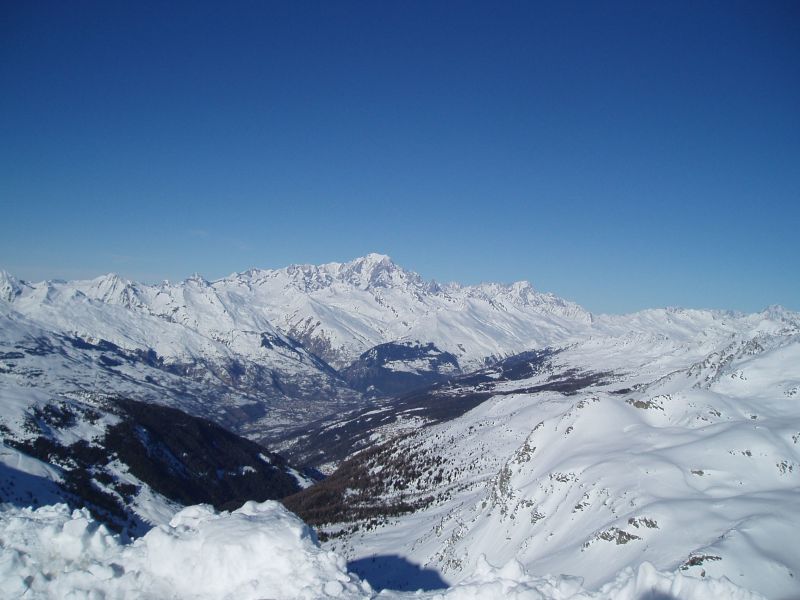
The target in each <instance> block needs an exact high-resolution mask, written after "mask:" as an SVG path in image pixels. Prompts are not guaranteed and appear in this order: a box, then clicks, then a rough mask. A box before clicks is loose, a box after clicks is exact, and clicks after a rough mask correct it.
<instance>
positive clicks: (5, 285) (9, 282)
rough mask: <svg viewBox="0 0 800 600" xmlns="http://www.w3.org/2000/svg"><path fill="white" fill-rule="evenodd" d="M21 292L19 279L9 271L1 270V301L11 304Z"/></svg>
mask: <svg viewBox="0 0 800 600" xmlns="http://www.w3.org/2000/svg"><path fill="white" fill-rule="evenodd" d="M21 291H22V288H21V287H20V285H19V281H18V280H17V278H16V277H14V276H13V275H12V274H11V273H9V272H8V271H4V270H3V269H0V300H5V301H6V302H11V301H12V300H14V298H16V297H17V296H18V295H19V294H20V292H21Z"/></svg>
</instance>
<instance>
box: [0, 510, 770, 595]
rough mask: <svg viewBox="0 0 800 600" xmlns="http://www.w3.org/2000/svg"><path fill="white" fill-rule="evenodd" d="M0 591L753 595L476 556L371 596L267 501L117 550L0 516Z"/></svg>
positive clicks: (88, 534) (79, 520)
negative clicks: (539, 569)
mask: <svg viewBox="0 0 800 600" xmlns="http://www.w3.org/2000/svg"><path fill="white" fill-rule="evenodd" d="M0 549H2V553H1V554H0V596H3V597H8V598H10V597H20V596H22V595H23V594H24V595H25V597H26V598H109V599H113V598H131V597H139V598H193V599H205V598H209V599H210V598H214V599H222V598H231V599H232V598H236V599H242V600H245V599H248V598H253V599H255V598H279V599H317V598H344V599H347V598H350V599H353V598H364V599H367V598H379V599H386V600H392V599H397V600H400V599H403V598H422V599H427V600H434V599H438V598H442V599H445V598H446V599H449V600H456V599H465V600H466V599H471V598H483V599H485V598H514V599H519V600H522V599H531V600H547V599H553V600H556V599H558V600H567V599H574V600H579V599H584V600H589V599H594V600H603V599H608V600H611V599H614V600H638V599H640V598H643V597H648V598H650V597H652V598H675V599H680V600H693V599H697V600H700V599H703V598H729V599H735V600H749V599H756V598H759V599H760V598H762V596H759V595H758V594H755V593H752V592H748V591H746V590H744V589H742V588H739V587H737V586H736V585H734V584H733V583H731V582H730V581H728V580H727V579H724V578H723V579H696V578H693V577H687V576H684V575H682V574H680V573H660V572H658V571H656V570H655V569H654V568H653V567H652V565H650V564H649V563H644V564H642V565H641V566H640V567H639V568H638V570H637V571H634V570H632V569H626V570H624V571H622V572H621V573H620V574H619V575H618V577H617V578H616V580H615V581H613V582H612V583H609V584H607V585H605V586H604V587H603V588H601V589H600V590H598V591H594V592H589V591H586V590H584V589H583V588H582V586H581V580H580V579H578V578H574V577H565V576H559V577H552V576H548V577H533V576H531V575H528V574H527V573H526V572H525V570H524V569H523V568H522V566H521V565H520V564H519V563H518V562H516V561H513V560H512V561H511V562H509V563H508V564H506V565H505V566H504V567H502V568H499V569H498V568H495V567H493V566H491V565H489V563H488V562H486V561H485V559H484V560H481V561H479V565H478V569H477V570H476V572H475V573H474V574H473V575H472V576H471V577H470V578H469V579H466V580H464V581H463V582H461V583H460V584H458V585H457V586H455V587H452V588H449V589H446V590H440V591H433V592H424V593H423V592H418V593H399V592H392V591H383V592H380V593H377V592H375V591H374V590H372V588H371V587H370V585H369V584H368V583H366V582H364V581H361V580H359V578H358V577H357V576H356V575H353V574H351V573H348V572H347V566H346V563H345V560H344V559H343V558H342V557H341V556H339V555H338V554H336V553H334V552H329V551H325V550H323V549H321V548H320V547H319V544H318V543H317V541H316V538H315V536H314V534H313V533H312V532H311V530H310V529H309V528H308V527H307V526H306V525H305V524H304V523H303V522H302V521H301V520H300V519H298V518H297V517H296V516H294V515H293V514H292V513H290V512H288V511H287V510H286V509H285V508H283V506H282V505H280V504H278V503H277V502H272V501H268V502H264V503H261V504H258V503H255V502H248V503H247V504H245V505H244V506H242V507H241V508H240V509H238V510H235V511H233V512H232V513H227V512H223V513H215V512H214V511H213V510H212V509H211V508H210V507H208V506H205V505H199V506H191V507H188V508H186V509H184V510H182V511H181V512H179V513H178V514H177V515H175V517H174V518H173V519H172V521H171V522H170V523H169V525H168V526H161V527H158V528H155V529H152V530H151V531H150V532H148V533H147V534H146V535H145V536H143V537H142V538H140V539H138V540H136V541H134V542H133V543H131V544H124V543H122V542H121V541H120V539H119V538H118V537H117V536H115V535H113V534H111V533H110V532H109V531H108V530H107V529H106V528H105V526H103V525H101V524H98V523H97V522H95V521H94V520H93V519H92V518H91V517H90V516H89V514H88V512H86V511H85V510H76V511H73V512H70V511H69V509H68V508H67V506H66V505H63V504H59V505H55V506H45V507H42V508H39V509H37V510H32V509H9V510H6V511H3V512H0Z"/></svg>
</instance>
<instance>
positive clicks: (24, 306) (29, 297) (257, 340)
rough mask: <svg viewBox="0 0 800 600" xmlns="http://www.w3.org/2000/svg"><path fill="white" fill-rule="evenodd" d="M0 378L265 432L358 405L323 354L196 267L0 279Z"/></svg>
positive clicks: (253, 433)
mask: <svg viewBox="0 0 800 600" xmlns="http://www.w3.org/2000/svg"><path fill="white" fill-rule="evenodd" d="M0 284H1V285H0V290H3V292H2V293H3V295H4V298H5V300H0V375H2V377H0V387H1V386H2V385H3V384H4V383H5V382H11V383H13V384H15V385H25V386H34V387H40V388H45V389H47V390H48V391H50V392H52V393H75V392H85V393H90V394H91V393H109V392H111V393H118V394H120V395H124V396H125V397H129V398H134V399H138V400H142V401H146V402H153V403H159V404H164V405H168V406H173V407H176V408H180V409H182V410H185V411H186V412H188V413H190V414H194V415H198V416H203V417H206V418H209V419H212V420H214V421H216V422H218V423H220V424H222V425H224V426H226V427H228V428H231V429H234V430H236V431H239V432H241V433H245V434H248V435H250V436H251V437H256V438H258V437H259V436H263V435H265V434H266V433H268V432H270V431H274V430H276V429H280V428H282V427H284V426H286V425H296V424H298V423H302V422H306V421H307V420H310V419H313V418H317V417H320V416H323V415H325V414H328V413H332V412H337V411H339V410H342V409H343V408H347V407H354V406H357V405H358V403H359V400H360V395H359V393H357V392H355V391H353V390H352V389H350V388H349V387H348V385H347V384H346V383H345V382H344V381H343V380H342V379H341V378H340V377H339V376H338V374H337V373H336V372H335V371H334V370H333V369H332V368H331V367H330V366H328V365H327V364H326V363H325V362H324V361H322V360H321V359H319V358H318V357H316V356H315V355H313V354H311V353H310V352H308V351H307V350H306V349H305V348H303V346H302V345H300V344H299V343H298V342H296V341H294V340H292V339H290V338H288V337H286V336H285V335H283V334H281V333H280V332H278V331H277V330H275V328H273V327H272V326H271V325H270V324H269V322H268V321H267V320H266V319H265V318H264V316H263V315H261V314H260V313H259V312H258V311H253V310H250V309H249V308H248V307H246V306H242V305H241V302H238V303H237V301H236V300H235V298H233V299H232V298H231V297H227V296H226V297H225V298H221V297H220V296H219V295H218V294H217V293H216V292H214V291H213V289H212V288H210V287H209V286H208V285H207V284H205V283H204V282H203V281H202V280H200V279H199V278H194V279H190V280H187V281H186V282H184V283H183V284H181V285H180V286H169V285H165V286H163V287H161V288H159V287H150V286H144V285H139V284H134V283H132V282H129V281H124V280H122V279H120V278H119V277H117V276H115V275H109V276H104V277H98V278H97V279H93V280H87V281H75V282H69V283H67V282H50V281H48V282H42V283H38V284H30V283H24V282H19V281H17V280H15V279H13V278H12V277H10V276H9V275H8V274H3V276H2V279H1V280H0Z"/></svg>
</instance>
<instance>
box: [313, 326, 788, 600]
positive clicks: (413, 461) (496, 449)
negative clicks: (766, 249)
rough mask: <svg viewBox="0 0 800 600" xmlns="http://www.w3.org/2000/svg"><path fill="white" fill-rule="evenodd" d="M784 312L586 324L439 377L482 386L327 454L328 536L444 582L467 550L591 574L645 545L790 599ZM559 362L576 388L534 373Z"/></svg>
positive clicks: (612, 567) (628, 563) (558, 373)
mask: <svg viewBox="0 0 800 600" xmlns="http://www.w3.org/2000/svg"><path fill="white" fill-rule="evenodd" d="M784 325H785V323H784V322H783V321H782V320H780V319H778V320H777V321H775V320H773V319H770V318H768V317H764V318H762V319H761V320H760V321H758V322H757V323H756V325H755V326H754V327H753V330H752V331H751V332H750V333H749V335H737V336H733V337H731V338H728V339H727V340H725V341H724V343H721V340H718V339H717V338H714V337H710V336H709V339H700V340H698V341H691V340H689V339H688V337H687V341H686V343H685V344H677V343H676V341H675V340H673V339H669V338H663V339H661V338H658V337H657V338H652V337H645V336H639V335H632V336H622V337H618V338H612V337H607V338H599V337H595V338H592V339H589V340H586V341H584V342H581V343H576V344H573V345H570V346H569V347H566V348H564V349H562V350H561V351H560V352H556V353H555V354H553V355H552V356H551V357H550V358H549V362H548V364H546V365H544V366H541V368H538V369H534V370H533V371H532V372H531V373H526V374H525V375H524V377H523V378H521V379H508V378H507V377H501V376H500V373H499V372H494V373H493V369H492V368H489V369H487V370H486V371H484V372H483V375H484V376H483V377H482V378H480V380H479V383H469V382H474V381H476V379H475V378H474V377H473V378H467V379H466V380H464V381H465V383H463V384H461V385H459V384H458V383H457V382H456V383H454V384H452V385H451V387H449V388H448V387H443V388H441V389H440V391H439V392H438V394H439V396H438V397H440V398H444V397H445V396H446V395H447V394H450V395H452V397H453V398H455V399H458V398H469V397H470V395H471V394H475V393H477V392H480V393H482V394H485V395H486V396H485V399H483V400H482V401H481V402H480V403H478V404H477V406H475V407H474V408H472V409H471V410H469V411H468V412H466V413H464V414H462V415H461V416H459V417H457V418H455V419H452V420H445V421H443V422H442V421H440V420H436V419H435V420H434V421H433V424H431V425H429V426H427V427H425V426H423V425H424V424H425V421H426V419H425V414H426V413H425V412H424V411H419V410H418V409H413V412H412V411H407V412H406V413H405V414H404V415H400V416H401V417H404V419H398V421H396V422H393V423H392V424H391V425H387V426H386V427H384V428H383V429H381V428H378V429H375V430H374V432H373V434H372V435H373V445H372V446H371V447H370V448H368V449H367V450H364V451H362V452H361V453H359V454H356V455H355V457H354V458H353V459H351V462H349V463H347V464H346V465H345V466H343V467H342V469H343V470H346V471H347V473H352V474H353V475H352V476H351V477H352V478H351V479H349V480H348V479H347V475H346V474H345V473H340V474H338V476H337V475H334V476H333V477H331V479H330V482H325V483H324V484H323V487H322V488H321V489H327V490H332V491H334V492H335V490H337V489H344V490H345V493H344V495H345V496H347V497H348V500H347V502H348V505H349V506H351V507H353V509H352V513H351V514H353V515H355V516H354V517H353V518H352V519H351V520H348V521H346V522H338V523H330V524H329V525H328V526H326V527H325V528H324V530H325V531H326V533H327V534H328V535H331V536H332V539H331V540H330V541H329V542H327V544H328V545H329V547H331V548H335V549H337V550H338V551H341V552H343V553H344V554H345V555H346V556H347V557H348V559H352V560H356V561H365V560H368V559H369V557H373V556H377V557H382V556H387V555H399V556H401V557H403V558H404V559H405V560H408V561H410V562H412V563H415V564H418V565H420V566H421V568H425V569H434V570H436V571H438V572H440V573H442V575H443V576H444V577H445V578H446V579H447V580H448V581H451V582H458V581H462V580H464V579H465V578H468V577H469V576H471V574H473V573H474V572H475V570H476V569H478V568H479V564H480V560H479V557H480V556H481V555H482V554H485V555H486V556H487V557H488V559H489V561H490V562H491V563H493V564H504V563H506V562H507V561H510V560H512V559H514V560H519V561H520V562H521V563H522V564H523V565H524V567H525V568H526V569H527V570H528V572H530V573H534V574H544V573H568V574H572V575H576V576H580V577H582V578H584V580H585V583H586V585H587V586H589V587H590V588H596V587H599V586H602V585H604V584H606V583H608V582H610V581H612V580H613V579H614V577H615V574H616V573H617V572H619V571H620V570H622V569H625V568H628V567H636V566H637V565H638V564H639V563H640V562H641V561H643V560H644V561H648V562H650V563H652V564H653V565H655V567H656V568H658V569H661V570H665V571H674V570H676V569H677V570H681V572H686V573H689V574H692V575H694V576H697V577H710V576H713V577H720V576H726V577H728V578H729V579H731V580H732V581H734V582H735V583H737V584H739V585H742V586H744V587H746V588H749V589H754V590H757V591H759V592H761V593H763V594H764V595H765V596H767V597H769V598H775V599H787V600H788V599H789V598H796V597H799V596H800V552H798V547H797V544H796V543H795V540H796V538H797V536H798V534H800V511H798V510H797V508H798V501H797V499H798V497H800V495H799V494H800V330H798V329H797V328H795V329H792V328H791V327H785V326H784ZM589 372H593V373H595V374H599V375H601V376H599V377H595V378H583V375H584V374H586V373H589ZM493 376H494V377H495V379H493V378H492V377H493ZM570 377H572V378H573V379H575V380H576V381H580V382H583V383H581V386H583V389H577V388H568V387H564V388H563V390H564V391H558V389H557V388H554V386H552V385H549V384H548V382H554V381H557V380H558V379H557V378H561V379H564V380H565V381H566V380H567V379H569V378H570ZM587 384H588V386H587ZM376 417H378V419H377V420H380V419H381V415H380V414H378V415H376ZM382 440H383V441H384V442H383V445H380V444H381V441H382ZM385 440H388V441H385ZM345 467H346V469H345ZM342 477H344V478H342ZM325 486H328V487H327V488H326V487H325ZM313 491H314V490H313V488H312V489H310V490H308V492H305V493H303V494H301V496H304V497H307V496H309V494H311V495H313ZM328 503H329V504H335V502H334V500H333V497H332V496H328ZM359 507H360V513H359V512H358V509H359ZM398 513H400V514H399V515H398ZM403 513H405V514H403ZM301 514H304V513H303V512H302V511H301ZM308 514H309V515H314V514H322V513H314V512H313V511H309V513H308ZM359 515H365V516H359ZM312 518H313V517H312ZM323 521H324V519H323ZM395 583H396V584H399V585H402V584H403V582H402V581H398V582H395Z"/></svg>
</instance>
